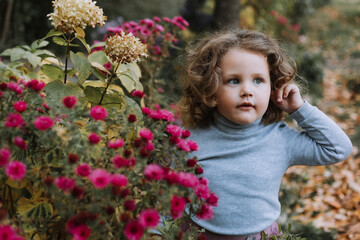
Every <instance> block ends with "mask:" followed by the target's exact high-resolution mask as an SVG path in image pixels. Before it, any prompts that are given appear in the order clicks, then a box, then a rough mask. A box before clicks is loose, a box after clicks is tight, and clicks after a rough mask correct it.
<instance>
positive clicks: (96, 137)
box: [88, 133, 101, 144]
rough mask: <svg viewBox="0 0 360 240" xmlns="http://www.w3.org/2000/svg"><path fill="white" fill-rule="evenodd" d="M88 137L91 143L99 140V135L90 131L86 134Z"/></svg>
mask: <svg viewBox="0 0 360 240" xmlns="http://www.w3.org/2000/svg"><path fill="white" fill-rule="evenodd" d="M88 139H89V142H90V143H91V144H97V143H99V142H100V140H101V137H100V136H99V135H97V134H96V133H90V134H89V136H88Z"/></svg>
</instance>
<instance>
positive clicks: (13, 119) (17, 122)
mask: <svg viewBox="0 0 360 240" xmlns="http://www.w3.org/2000/svg"><path fill="white" fill-rule="evenodd" d="M23 124H24V119H23V118H22V117H21V115H20V114H19V113H9V114H8V115H7V117H6V119H5V126H6V127H8V128H11V127H13V128H15V127H20V126H21V125H23Z"/></svg>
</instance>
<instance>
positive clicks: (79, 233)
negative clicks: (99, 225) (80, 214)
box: [73, 224, 91, 240]
mask: <svg viewBox="0 0 360 240" xmlns="http://www.w3.org/2000/svg"><path fill="white" fill-rule="evenodd" d="M90 233H91V229H90V228H89V227H88V226H87V225H86V224H81V225H79V226H77V227H76V228H75V229H74V232H73V239H74V240H86V239H88V237H89V236H90Z"/></svg>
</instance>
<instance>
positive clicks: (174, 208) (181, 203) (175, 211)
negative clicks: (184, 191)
mask: <svg viewBox="0 0 360 240" xmlns="http://www.w3.org/2000/svg"><path fill="white" fill-rule="evenodd" d="M170 204H171V208H170V212H171V215H172V217H173V218H174V219H176V218H181V217H182V215H183V212H184V210H185V206H186V201H185V198H183V197H178V196H176V195H174V196H173V197H172V198H171V202H170Z"/></svg>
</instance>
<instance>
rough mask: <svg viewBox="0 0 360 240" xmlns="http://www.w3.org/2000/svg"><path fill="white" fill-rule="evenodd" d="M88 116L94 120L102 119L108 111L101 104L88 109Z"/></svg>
mask: <svg viewBox="0 0 360 240" xmlns="http://www.w3.org/2000/svg"><path fill="white" fill-rule="evenodd" d="M90 116H91V117H92V118H94V119H95V120H101V121H104V120H105V119H106V117H107V116H108V112H107V111H106V109H105V108H104V107H101V106H94V107H92V108H91V109H90Z"/></svg>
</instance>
